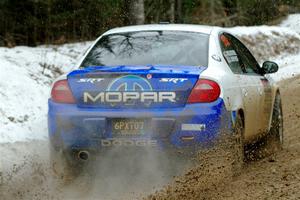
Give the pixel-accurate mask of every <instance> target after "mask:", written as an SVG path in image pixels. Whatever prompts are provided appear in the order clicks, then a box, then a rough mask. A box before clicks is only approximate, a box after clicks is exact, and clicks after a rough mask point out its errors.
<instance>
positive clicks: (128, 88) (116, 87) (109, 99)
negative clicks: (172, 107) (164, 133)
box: [83, 75, 176, 105]
mask: <svg viewBox="0 0 300 200" xmlns="http://www.w3.org/2000/svg"><path fill="white" fill-rule="evenodd" d="M175 99H176V93H175V92H166V91H163V92H154V91H153V89H152V86H151V85H150V83H149V82H148V81H147V80H146V79H145V78H142V77H140V76H135V75H127V76H122V77H120V78H117V79H115V80H114V81H113V82H112V83H111V84H110V85H109V86H108V88H107V90H106V91H103V92H99V93H98V94H91V93H89V92H84V93H83V101H84V103H96V102H100V103H111V104H112V105H114V104H115V103H125V104H126V105H134V103H135V102H137V101H138V102H143V103H144V104H145V105H150V104H151V103H152V102H155V103H156V102H165V101H167V102H176V100H175Z"/></svg>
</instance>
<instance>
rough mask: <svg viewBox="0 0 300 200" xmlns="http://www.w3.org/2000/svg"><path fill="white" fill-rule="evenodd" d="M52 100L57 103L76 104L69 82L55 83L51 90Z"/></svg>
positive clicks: (60, 81)
mask: <svg viewBox="0 0 300 200" xmlns="http://www.w3.org/2000/svg"><path fill="white" fill-rule="evenodd" d="M51 98H52V100H53V101H54V102H57V103H75V99H74V97H73V94H72V91H71V89H70V87H69V84H68V81H67V80H59V81H57V82H55V83H54V85H53V87H52V90H51Z"/></svg>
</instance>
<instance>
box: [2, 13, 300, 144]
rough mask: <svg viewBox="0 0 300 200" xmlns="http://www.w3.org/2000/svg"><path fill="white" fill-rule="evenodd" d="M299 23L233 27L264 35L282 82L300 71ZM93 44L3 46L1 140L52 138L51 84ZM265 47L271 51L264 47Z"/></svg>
mask: <svg viewBox="0 0 300 200" xmlns="http://www.w3.org/2000/svg"><path fill="white" fill-rule="evenodd" d="M299 21H300V14H295V15H290V16H288V18H287V19H286V20H284V21H283V22H282V23H281V25H280V26H281V27H276V26H255V27H234V28H230V29H229V31H231V32H233V33H235V34H236V35H237V36H239V37H241V38H243V37H245V36H246V39H247V38H248V39H249V38H251V39H252V40H254V41H257V40H258V38H260V39H261V40H258V41H262V42H264V43H263V44H261V46H259V47H257V44H255V43H254V45H252V47H251V48H253V49H252V50H254V51H255V52H258V53H259V54H258V55H257V56H258V57H260V58H261V61H262V60H263V59H264V58H265V57H266V58H270V56H271V57H272V59H273V60H274V61H276V62H277V63H278V64H279V66H280V70H279V72H278V73H276V74H273V75H271V77H272V78H273V79H274V80H276V81H280V80H283V79H287V78H290V77H293V76H295V75H297V74H300V67H298V63H300V52H299V45H298V43H293V41H300V35H299V34H300V26H299ZM286 38H290V43H287V44H284V46H280V45H278V44H281V43H284V42H285V39H286ZM249 44H251V41H250V42H249ZM274 44H276V45H274ZM90 45H91V42H85V43H76V44H67V45H61V46H39V47H35V48H30V47H15V48H0V67H1V72H0V127H1V129H0V143H10V142H17V141H28V140H36V139H39V140H44V139H47V117H46V115H47V100H48V97H49V92H50V86H51V83H52V81H53V80H54V79H55V78H56V77H57V76H59V75H60V74H61V73H65V72H68V71H70V70H71V69H72V68H73V67H74V66H75V64H76V62H77V61H78V60H79V58H80V57H81V56H82V54H83V53H84V52H85V50H86V49H87V48H88V47H89V46H90ZM250 46H251V45H250ZM262 46H267V47H268V48H270V49H269V50H270V51H266V50H265V49H262V50H261V48H262ZM287 47H288V48H287ZM255 48H256V49H255ZM277 48H282V50H281V51H280V54H277V53H276V52H277V51H276V49H277ZM290 49H293V51H291V50H290ZM261 54H262V55H261Z"/></svg>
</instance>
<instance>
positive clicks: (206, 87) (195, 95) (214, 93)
mask: <svg viewBox="0 0 300 200" xmlns="http://www.w3.org/2000/svg"><path fill="white" fill-rule="evenodd" d="M220 92H221V89H220V86H219V85H218V83H216V82H214V81H211V80H206V79H200V80H198V81H197V83H196V85H195V86H194V88H193V90H192V92H191V94H190V96H189V98H188V103H208V102H213V101H215V100H217V99H218V98H219V96H220Z"/></svg>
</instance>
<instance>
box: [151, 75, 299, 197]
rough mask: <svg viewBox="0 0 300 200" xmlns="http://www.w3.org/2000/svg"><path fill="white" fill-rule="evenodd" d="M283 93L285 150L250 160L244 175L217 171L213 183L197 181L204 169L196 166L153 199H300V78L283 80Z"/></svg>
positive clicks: (212, 177)
mask: <svg viewBox="0 0 300 200" xmlns="http://www.w3.org/2000/svg"><path fill="white" fill-rule="evenodd" d="M281 94H282V103H283V113H284V137H285V138H284V148H283V150H282V151H280V152H278V153H276V155H275V156H270V157H267V158H265V159H262V160H259V161H252V162H249V163H247V165H246V166H245V169H244V171H243V173H242V174H241V175H240V176H237V177H234V178H228V177H222V178H221V180H219V181H215V180H217V179H218V177H219V176H220V175H216V174H215V176H211V177H210V179H212V180H214V181H213V182H214V183H212V184H209V183H207V182H206V183H204V184H201V181H198V180H197V179H198V178H199V177H198V176H199V174H200V172H199V171H197V169H195V170H194V171H192V172H189V173H188V174H187V175H186V176H185V177H183V178H180V180H178V181H175V182H174V183H172V184H170V185H169V186H168V187H166V188H165V189H164V190H163V191H159V192H158V193H157V194H155V195H153V196H152V199H190V200H191V199H197V200H198V199H256V200H257V199H300V104H299V103H300V79H299V78H298V79H296V78H295V79H291V80H287V81H284V82H281ZM195 180H197V181H195ZM199 182H200V183H199ZM208 185H209V186H208Z"/></svg>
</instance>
